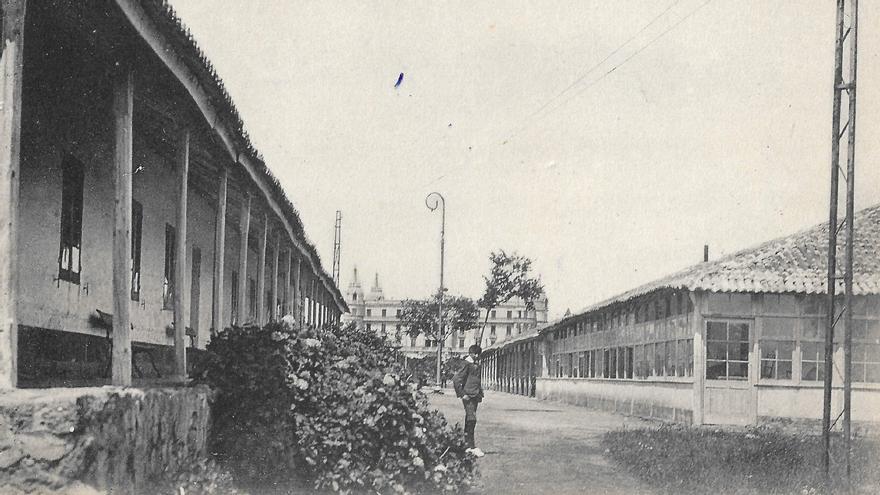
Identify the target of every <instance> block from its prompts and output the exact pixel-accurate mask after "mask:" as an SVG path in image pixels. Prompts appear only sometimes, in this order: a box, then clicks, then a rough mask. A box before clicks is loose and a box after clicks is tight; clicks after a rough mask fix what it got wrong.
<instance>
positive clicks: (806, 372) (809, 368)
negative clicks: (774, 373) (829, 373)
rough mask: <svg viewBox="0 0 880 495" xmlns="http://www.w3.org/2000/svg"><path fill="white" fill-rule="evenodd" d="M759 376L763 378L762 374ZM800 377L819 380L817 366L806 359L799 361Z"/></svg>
mask: <svg viewBox="0 0 880 495" xmlns="http://www.w3.org/2000/svg"><path fill="white" fill-rule="evenodd" d="M761 378H764V376H763V374H762V376H761ZM801 379H803V380H819V366H818V365H817V364H816V363H811V362H807V361H804V362H803V363H801Z"/></svg>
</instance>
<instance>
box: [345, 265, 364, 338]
mask: <svg viewBox="0 0 880 495" xmlns="http://www.w3.org/2000/svg"><path fill="white" fill-rule="evenodd" d="M345 298H346V299H347V302H348V308H349V310H350V311H351V313H350V317H349V318H346V319H347V320H349V321H353V322H355V323H356V324H357V325H358V326H362V325H363V323H364V312H365V311H364V290H363V288H361V283H360V281H359V280H358V269H357V267H354V274H353V275H352V278H351V282H349V283H348V290H347V291H346V292H345Z"/></svg>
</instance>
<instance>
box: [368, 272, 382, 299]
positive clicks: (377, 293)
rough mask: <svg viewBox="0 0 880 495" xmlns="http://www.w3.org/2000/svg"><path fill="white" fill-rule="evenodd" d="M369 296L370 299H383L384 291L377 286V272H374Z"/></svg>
mask: <svg viewBox="0 0 880 495" xmlns="http://www.w3.org/2000/svg"><path fill="white" fill-rule="evenodd" d="M369 298H370V300H371V301H381V300H383V299H385V293H384V292H383V291H382V287H381V286H379V274H378V273H376V278H375V280H374V281H373V287H371V288H370V295H369Z"/></svg>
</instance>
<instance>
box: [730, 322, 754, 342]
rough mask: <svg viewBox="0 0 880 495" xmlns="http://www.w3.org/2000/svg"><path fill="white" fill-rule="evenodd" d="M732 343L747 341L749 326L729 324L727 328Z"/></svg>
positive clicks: (745, 324) (746, 324)
mask: <svg viewBox="0 0 880 495" xmlns="http://www.w3.org/2000/svg"><path fill="white" fill-rule="evenodd" d="M728 338H729V339H730V340H732V341H741V342H748V341H749V324H748V323H731V324H730V326H729V337H728Z"/></svg>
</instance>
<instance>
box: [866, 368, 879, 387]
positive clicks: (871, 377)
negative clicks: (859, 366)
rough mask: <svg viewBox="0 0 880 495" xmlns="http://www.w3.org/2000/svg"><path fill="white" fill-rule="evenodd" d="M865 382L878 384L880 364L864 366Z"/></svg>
mask: <svg viewBox="0 0 880 495" xmlns="http://www.w3.org/2000/svg"><path fill="white" fill-rule="evenodd" d="M865 368H866V369H865V381H866V382H872V383H878V382H880V364H867V365H865Z"/></svg>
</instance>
